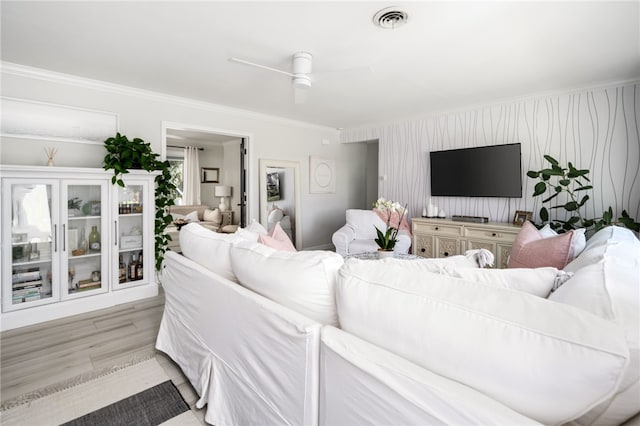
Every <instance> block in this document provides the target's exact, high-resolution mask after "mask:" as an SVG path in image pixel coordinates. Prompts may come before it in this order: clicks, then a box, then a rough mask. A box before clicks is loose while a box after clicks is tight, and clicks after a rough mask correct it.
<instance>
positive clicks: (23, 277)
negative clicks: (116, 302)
mask: <svg viewBox="0 0 640 426" xmlns="http://www.w3.org/2000/svg"><path fill="white" fill-rule="evenodd" d="M58 190H59V187H58V186H57V185H55V184H52V183H50V182H47V181H43V180H34V179H29V180H26V179H6V180H5V181H4V183H3V191H2V193H3V211H2V221H3V223H2V226H3V235H4V237H3V238H7V239H10V247H11V250H10V252H6V253H4V254H3V264H4V265H5V267H4V268H3V274H2V275H3V276H2V282H3V292H2V294H3V301H2V303H3V310H4V311H13V310H16V309H22V308H24V307H28V306H35V305H41V304H46V303H51V302H55V301H57V299H58V298H59V295H58V286H57V276H58V270H59V261H58V256H57V251H58V250H59V245H58V243H59V240H58V238H59V233H58V232H59V229H58V224H57V220H58V216H59V215H58V213H57V212H58V211H59V210H58V202H57V200H58ZM5 244H6V245H4V246H5V247H6V246H9V244H8V243H5ZM6 266H9V267H6Z"/></svg>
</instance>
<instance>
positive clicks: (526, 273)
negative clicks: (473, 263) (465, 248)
mask: <svg viewBox="0 0 640 426" xmlns="http://www.w3.org/2000/svg"><path fill="white" fill-rule="evenodd" d="M440 273H443V274H446V275H449V276H451V277H458V278H462V279H465V280H467V281H472V282H476V283H483V284H486V285H490V286H494V287H501V288H508V289H511V290H518V291H524V292H525V293H529V294H533V295H534V296H538V297H543V298H545V299H546V298H547V297H548V296H549V294H550V293H551V290H553V289H554V288H558V287H559V286H560V285H562V284H563V283H564V282H565V281H566V280H568V279H569V278H570V277H571V274H569V273H567V272H564V271H559V270H558V269H556V268H552V267H545V268H511V269H477V268H457V269H453V270H451V269H444V270H443V271H442V272H440Z"/></svg>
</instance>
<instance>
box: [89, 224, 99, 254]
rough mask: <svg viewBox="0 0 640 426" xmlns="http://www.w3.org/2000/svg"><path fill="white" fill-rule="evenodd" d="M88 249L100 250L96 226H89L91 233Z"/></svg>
mask: <svg viewBox="0 0 640 426" xmlns="http://www.w3.org/2000/svg"><path fill="white" fill-rule="evenodd" d="M89 250H91V251H92V252H99V251H100V233H99V232H98V227H97V226H93V227H91V233H90V234H89Z"/></svg>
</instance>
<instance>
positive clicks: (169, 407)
mask: <svg viewBox="0 0 640 426" xmlns="http://www.w3.org/2000/svg"><path fill="white" fill-rule="evenodd" d="M188 410H189V405H187V403H186V402H185V401H184V399H182V395H180V392H179V391H178V389H177V388H176V387H175V385H174V384H173V383H171V380H167V381H166V382H164V383H160V384H159V385H156V386H154V387H152V388H149V389H147V390H144V391H142V392H139V393H137V394H135V395H133V396H130V397H128V398H125V399H123V400H121V401H118V402H116V403H114V404H110V405H107V406H106V407H103V408H101V409H99V410H96V411H93V412H91V413H89V414H86V415H84V416H82V417H78V418H77V419H74V420H72V421H70V422H67V423H64V426H116V425H122V426H125V425H126V426H129V425H138V426H156V425H159V424H160V423H162V422H165V421H167V420H169V419H172V418H174V417H176V416H178V415H180V414H182V413H184V412H185V411H188Z"/></svg>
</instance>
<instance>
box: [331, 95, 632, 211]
mask: <svg viewBox="0 0 640 426" xmlns="http://www.w3.org/2000/svg"><path fill="white" fill-rule="evenodd" d="M639 113H640V83H630V84H625V85H620V86H609V87H603V88H598V89H592V90H585V91H581V92H575V93H570V94H563V95H555V96H547V97H536V98H533V97H532V98H529V99H526V100H520V101H515V102H511V103H504V104H497V105H492V106H487V107H483V108H478V109H473V110H467V111H461V112H457V113H451V114H444V115H438V116H433V117H426V118H424V119H417V120H412V121H406V122H402V123H396V124H389V125H384V126H381V127H375V128H366V129H365V128H361V129H347V130H345V131H343V133H342V142H356V141H364V140H373V139H378V140H379V155H378V158H379V174H380V176H386V177H387V178H386V180H382V179H381V180H380V181H379V191H378V192H379V194H380V195H381V196H384V197H386V198H391V199H393V200H397V201H400V202H401V203H404V202H407V203H409V209H410V214H411V217H413V216H419V215H421V213H422V207H423V205H425V204H426V203H427V202H428V200H429V198H430V185H431V183H430V170H429V169H430V166H429V152H430V151H436V150H442V149H452V148H465V147H474V146H483V145H497V144H505V143H515V142H520V143H522V174H523V178H522V195H523V196H522V198H512V199H507V198H466V197H434V198H433V199H432V202H433V203H434V204H436V205H438V207H440V208H441V209H443V210H444V211H445V213H446V215H447V217H449V216H450V215H453V214H457V215H471V216H486V217H489V219H490V220H491V221H498V222H511V221H512V219H513V214H514V212H515V211H516V210H526V211H533V212H534V219H535V220H538V217H537V212H538V211H539V210H540V207H541V205H540V199H539V198H540V197H536V199H535V200H534V198H533V197H532V194H533V186H534V185H535V183H536V181H534V180H533V179H530V178H528V177H527V176H526V172H527V171H528V170H539V169H541V168H542V167H543V166H546V164H545V163H546V162H545V161H544V159H543V155H544V154H550V155H551V156H553V157H555V158H556V159H557V160H559V161H560V163H561V164H562V163H564V164H566V163H567V162H568V161H571V162H572V163H573V164H574V165H575V166H576V167H578V168H587V169H589V170H591V173H590V175H589V176H590V178H591V181H592V183H593V186H594V189H593V190H591V191H587V193H589V196H590V198H591V199H590V200H589V201H588V202H587V204H586V206H587V207H588V210H587V211H586V214H587V216H589V217H600V216H601V215H602V212H603V211H604V209H605V208H607V207H608V206H612V207H613V209H614V213H618V214H619V213H620V212H621V211H622V209H623V208H624V209H626V210H627V211H628V212H629V214H630V215H631V216H632V217H636V219H638V218H640V118H639ZM616 217H617V216H616Z"/></svg>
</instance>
